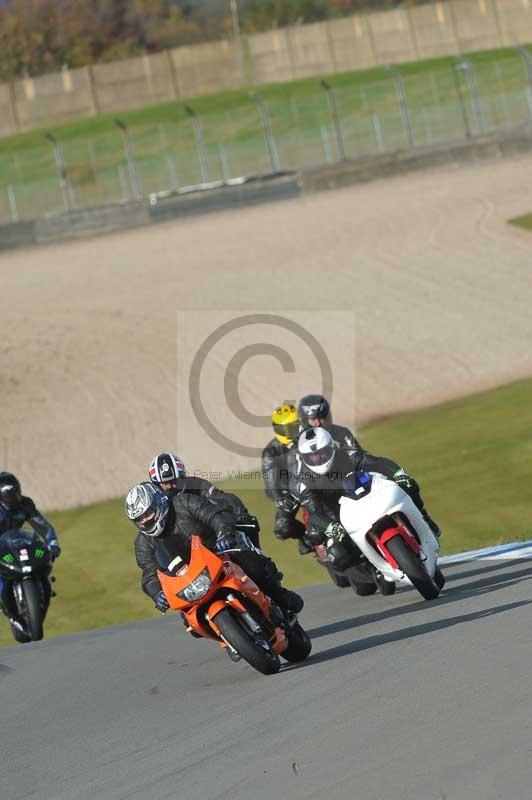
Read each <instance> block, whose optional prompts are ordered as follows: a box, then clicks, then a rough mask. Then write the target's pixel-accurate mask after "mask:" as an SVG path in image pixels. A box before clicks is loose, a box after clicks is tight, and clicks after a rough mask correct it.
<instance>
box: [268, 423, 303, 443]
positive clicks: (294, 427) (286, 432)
mask: <svg viewBox="0 0 532 800" xmlns="http://www.w3.org/2000/svg"><path fill="white" fill-rule="evenodd" d="M273 429H274V431H275V433H277V434H279V436H285V437H286V438H287V439H291V440H292V441H293V440H294V439H297V437H298V435H299V421H296V422H286V423H285V424H284V425H274V426H273Z"/></svg>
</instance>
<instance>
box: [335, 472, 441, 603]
mask: <svg viewBox="0 0 532 800" xmlns="http://www.w3.org/2000/svg"><path fill="white" fill-rule="evenodd" d="M344 491H345V495H344V496H343V497H341V498H340V522H341V524H342V525H343V527H344V528H345V530H346V531H347V533H348V534H349V536H350V538H351V540H352V541H353V542H354V543H355V544H356V546H357V547H358V548H359V550H360V551H361V552H362V553H363V555H364V556H365V557H366V558H367V560H368V561H369V562H370V563H371V564H372V565H373V567H374V568H375V570H376V576H377V581H378V582H379V584H382V585H381V591H382V588H383V587H385V586H386V584H388V585H389V587H390V590H389V591H385V590H384V591H383V594H391V593H392V591H393V589H392V586H393V587H395V582H396V581H400V580H403V579H405V578H406V579H407V581H408V582H409V583H411V584H412V586H414V588H415V589H417V590H418V592H419V593H420V594H421V595H422V596H423V597H424V598H425V600H433V599H434V598H435V597H437V596H438V594H439V593H440V590H441V589H442V588H443V585H444V583H445V577H444V575H443V573H442V571H441V570H440V568H439V567H438V554H439V552H440V547H439V542H438V539H437V538H436V536H434V534H433V533H432V531H431V529H430V527H429V525H428V524H427V522H426V521H425V520H424V518H423V515H422V514H421V512H420V511H419V509H418V508H417V507H416V505H415V504H414V502H413V501H412V499H411V498H410V497H409V496H408V495H407V494H406V492H404V491H403V490H402V489H401V487H400V486H398V485H397V484H396V483H394V482H393V481H391V480H388V478H385V477H384V476H383V475H380V474H378V473H375V472H370V473H368V472H361V471H357V472H355V473H353V474H352V475H351V476H349V477H348V478H346V480H345V481H344Z"/></svg>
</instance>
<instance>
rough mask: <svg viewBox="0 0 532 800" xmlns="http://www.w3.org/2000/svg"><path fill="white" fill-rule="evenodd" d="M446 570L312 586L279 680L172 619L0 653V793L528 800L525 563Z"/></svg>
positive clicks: (531, 650)
mask: <svg viewBox="0 0 532 800" xmlns="http://www.w3.org/2000/svg"><path fill="white" fill-rule="evenodd" d="M445 572H446V574H447V577H448V582H447V586H446V587H445V590H444V592H443V593H442V595H441V596H440V598H439V599H438V600H436V601H433V602H430V603H429V602H426V601H423V600H421V599H418V598H419V595H417V593H415V592H414V590H413V589H409V588H402V589H400V590H399V591H398V592H397V594H396V595H395V596H393V597H388V598H385V597H381V596H374V597H367V598H358V597H356V596H355V595H354V594H353V592H352V591H351V590H350V589H344V590H340V589H336V588H335V587H333V586H332V585H326V586H316V587H311V588H310V589H305V590H304V596H305V599H306V608H305V610H304V612H303V614H302V621H303V623H304V624H305V625H306V626H307V627H308V629H309V630H310V632H311V634H312V637H313V642H314V649H313V654H312V656H311V658H310V659H309V660H308V662H307V663H306V664H305V665H304V666H288V665H287V666H286V667H284V668H283V670H282V671H281V673H279V674H278V675H276V676H272V677H264V676H261V675H259V674H258V673H255V672H254V671H253V670H252V669H251V668H250V667H248V666H247V665H245V664H243V663H239V664H233V663H231V662H230V661H229V659H228V658H227V657H226V656H225V654H224V653H222V652H221V651H219V649H218V648H217V647H216V645H214V644H211V643H209V642H206V641H196V640H194V639H192V638H190V637H188V635H187V634H186V632H185V631H184V629H183V627H182V625H181V623H180V621H179V620H178V619H177V618H176V617H170V616H169V615H167V616H166V617H164V618H161V619H157V620H148V621H145V622H139V623H136V624H131V625H126V626H121V627H117V628H108V629H102V630H99V631H95V632H92V633H85V634H79V635H75V636H68V637H64V638H58V639H53V640H50V641H45V642H42V643H39V644H32V645H27V646H24V647H23V646H20V647H17V648H13V649H11V648H10V649H8V650H4V651H2V652H1V653H0V690H1V698H2V701H1V702H2V708H1V720H2V725H1V734H0V753H1V755H2V759H3V769H2V770H1V774H0V797H1V798H2V800H23V798H24V799H25V798H35V799H36V800H125V798H128V800H129V798H136V799H138V800H144V798H150V800H151V799H153V800H167V799H169V798H178V799H179V800H181V798H201V800H212V799H214V798H224V797H230V798H232V800H266V798H268V800H270V798H283V800H284V798H288V800H303V798H305V800H309V798H319V799H320V800H321V798H327V800H340V799H341V800H344V798H363V799H364V800H392V799H393V800H403V798H404V799H405V800H406V798H408V800H412V798H414V800H417V798H419V800H462V799H465V798H467V800H470V799H471V798H475V799H476V798H482V800H494V798H505V800H506V798H512V800H520V798H527V800H528V798H530V794H531V790H530V760H531V751H532V743H531V739H530V721H531V715H530V664H531V663H532V637H531V635H530V631H531V621H532V599H531V591H530V590H531V585H532V583H531V579H532V558H531V557H530V556H528V557H527V558H523V559H519V560H513V561H505V560H490V561H475V562H469V563H462V564H452V565H451V566H447V567H446V568H445Z"/></svg>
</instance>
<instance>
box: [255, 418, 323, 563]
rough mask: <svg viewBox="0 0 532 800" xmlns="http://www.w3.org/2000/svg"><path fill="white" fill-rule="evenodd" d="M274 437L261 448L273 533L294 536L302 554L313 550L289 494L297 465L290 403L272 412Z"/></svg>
mask: <svg viewBox="0 0 532 800" xmlns="http://www.w3.org/2000/svg"><path fill="white" fill-rule="evenodd" d="M272 426H273V431H274V438H273V439H271V441H269V442H268V444H267V445H266V447H265V448H264V450H263V451H262V459H261V468H262V478H263V480H264V491H265V492H266V495H267V496H268V497H269V498H270V500H273V502H274V503H275V522H274V528H273V532H274V534H275V536H276V537H277V538H278V539H297V541H298V549H299V552H300V553H301V555H305V554H306V553H310V552H312V548H311V547H310V546H309V545H308V543H307V542H306V541H305V526H304V524H303V523H302V522H300V520H298V519H296V514H297V511H298V508H299V506H298V504H297V503H296V502H295V500H294V498H293V497H292V495H291V493H290V471H291V469H294V468H295V466H296V462H295V458H294V456H295V454H296V452H297V447H296V445H295V441H296V440H297V437H298V435H299V428H300V422H299V416H298V413H297V409H296V408H295V407H294V406H293V405H292V404H291V403H281V405H280V406H278V408H276V409H275V411H274V412H273V414H272Z"/></svg>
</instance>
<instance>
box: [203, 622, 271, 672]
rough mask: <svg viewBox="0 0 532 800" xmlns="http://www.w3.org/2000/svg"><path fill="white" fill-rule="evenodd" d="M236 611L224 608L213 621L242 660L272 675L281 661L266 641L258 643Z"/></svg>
mask: <svg viewBox="0 0 532 800" xmlns="http://www.w3.org/2000/svg"><path fill="white" fill-rule="evenodd" d="M237 616H238V613H237V612H235V611H233V610H232V609H230V608H224V609H223V610H222V611H220V612H219V613H218V614H217V615H216V617H215V618H214V622H215V624H216V626H217V628H218V629H219V631H220V633H221V634H222V636H223V638H224V640H225V641H226V642H227V643H228V644H230V645H231V647H233V648H234V649H235V650H236V652H237V653H238V654H239V655H240V656H242V658H243V659H244V661H247V663H248V664H249V665H250V666H251V667H253V668H254V669H256V670H257V671H258V672H261V673H262V674H263V675H274V674H275V673H276V672H279V670H280V668H281V661H280V659H279V656H278V655H277V653H274V652H273V650H272V649H271V648H270V647H269V646H265V645H266V641H265V640H264V642H263V643H259V642H257V641H255V640H254V639H253V637H252V634H251V632H250V631H249V630H248V629H247V627H246V626H245V625H244V624H243V623H241V622H240V620H239V619H238V618H237Z"/></svg>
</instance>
